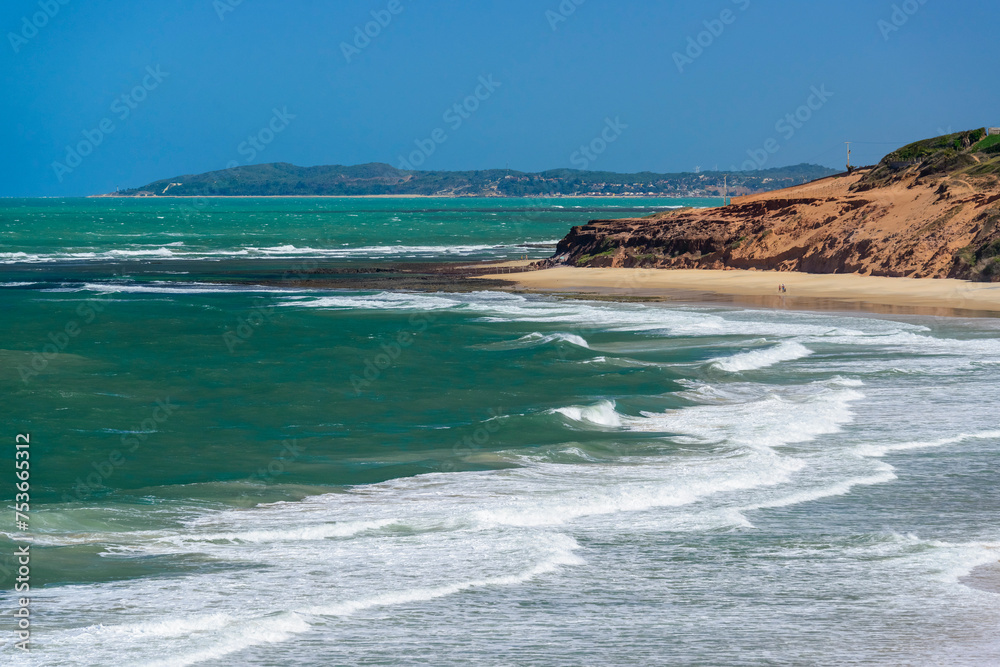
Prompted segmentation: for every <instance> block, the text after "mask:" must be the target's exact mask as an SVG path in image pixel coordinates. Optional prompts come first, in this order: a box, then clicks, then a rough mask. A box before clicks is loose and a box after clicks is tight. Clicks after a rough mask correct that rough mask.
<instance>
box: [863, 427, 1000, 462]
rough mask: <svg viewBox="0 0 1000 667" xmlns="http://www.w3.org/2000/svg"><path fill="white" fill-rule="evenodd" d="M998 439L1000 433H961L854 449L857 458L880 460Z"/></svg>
mask: <svg viewBox="0 0 1000 667" xmlns="http://www.w3.org/2000/svg"><path fill="white" fill-rule="evenodd" d="M995 439H1000V431H978V432H976V433H961V434H959V435H956V436H952V437H948V438H940V439H938V440H915V441H909V442H901V443H896V444H885V445H860V446H858V447H856V448H855V449H854V452H855V453H856V454H857V455H858V456H865V457H872V458H880V457H883V456H887V455H888V454H890V453H892V452H902V451H907V450H910V449H929V448H934V447H945V446H947V445H957V444H959V443H961V442H965V441H967V440H995Z"/></svg>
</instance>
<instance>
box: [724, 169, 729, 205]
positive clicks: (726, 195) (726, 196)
mask: <svg viewBox="0 0 1000 667" xmlns="http://www.w3.org/2000/svg"><path fill="white" fill-rule="evenodd" d="M722 183H723V187H724V188H725V190H723V194H722V205H723V206H729V203H728V202H729V174H726V175H725V176H723V177H722Z"/></svg>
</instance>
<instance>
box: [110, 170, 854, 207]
mask: <svg viewBox="0 0 1000 667" xmlns="http://www.w3.org/2000/svg"><path fill="white" fill-rule="evenodd" d="M834 173H836V170H834V169H829V168H827V167H821V166H818V165H812V164H799V165H795V166H791V167H780V168H775V169H764V170H760V171H734V172H720V171H707V172H701V171H694V172H683V173H674V174H656V173H652V172H639V173H635V174H619V173H614V172H608V171H580V170H576V169H553V170H549V171H542V172H536V173H528V172H522V171H513V170H510V169H488V170H483V171H405V170H401V169H396V168H395V167H392V166H391V165H388V164H382V163H371V164H362V165H356V166H351V167H345V166H341V165H328V166H319V167H297V166H295V165H293V164H288V163H284V162H278V163H271V164H260V165H247V166H239V167H232V168H230V169H223V170H221V171H211V172H207V173H204V174H195V175H186V176H174V177H172V178H165V179H162V180H159V181H154V182H152V183H149V184H147V185H144V186H142V187H138V188H129V189H127V190H121V191H118V192H114V193H108V194H104V195H97V196H102V197H371V196H411V197H412V196H428V197H608V196H619V197H628V196H632V197H684V198H691V197H723V196H724V195H725V194H726V193H727V192H728V194H730V195H748V194H754V193H759V192H767V191H770V190H776V189H779V188H785V187H790V186H793V185H799V184H802V183H805V182H808V181H812V180H815V179H817V178H823V177H825V176H830V175H832V174H834Z"/></svg>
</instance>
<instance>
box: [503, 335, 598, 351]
mask: <svg viewBox="0 0 1000 667" xmlns="http://www.w3.org/2000/svg"><path fill="white" fill-rule="evenodd" d="M557 342H562V343H569V344H570V345H576V346H577V347H582V348H585V349H588V350H589V349H590V344H589V343H587V341H586V340H585V339H584V338H583V336H577V335H576V334H571V333H552V334H542V333H538V332H537V331H536V332H534V333H530V334H528V335H527V336H522V337H521V338H518V339H517V340H516V341H515V342H514V344H513V345H512V347H537V346H539V345H547V344H549V343H557Z"/></svg>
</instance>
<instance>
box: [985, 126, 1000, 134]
mask: <svg viewBox="0 0 1000 667" xmlns="http://www.w3.org/2000/svg"><path fill="white" fill-rule="evenodd" d="M986 134H987V135H990V134H1000V127H988V128H986Z"/></svg>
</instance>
